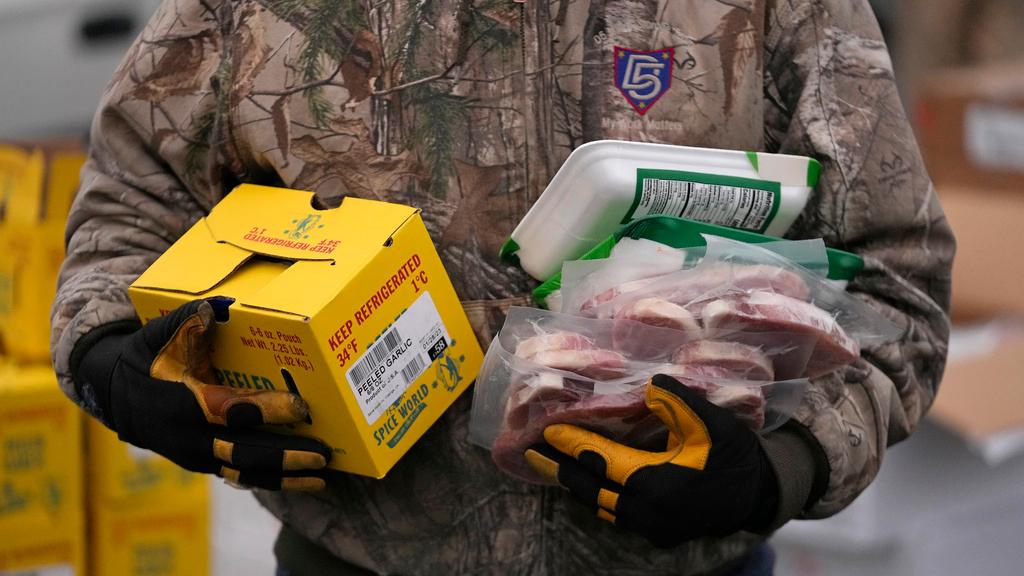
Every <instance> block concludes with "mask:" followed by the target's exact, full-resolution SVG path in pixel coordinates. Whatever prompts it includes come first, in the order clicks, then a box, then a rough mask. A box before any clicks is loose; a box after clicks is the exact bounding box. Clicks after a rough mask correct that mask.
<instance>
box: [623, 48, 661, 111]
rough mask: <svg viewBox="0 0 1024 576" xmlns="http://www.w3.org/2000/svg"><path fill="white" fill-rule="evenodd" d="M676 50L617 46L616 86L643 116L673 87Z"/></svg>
mask: <svg viewBox="0 0 1024 576" xmlns="http://www.w3.org/2000/svg"><path fill="white" fill-rule="evenodd" d="M674 57H675V49H674V48H663V49H661V50H647V51H644V50H630V49H629V48H623V47H622V46H616V47H615V87H616V88H618V89H619V92H622V95H623V96H625V97H626V100H627V101H628V102H629V104H630V106H632V107H633V109H634V110H636V111H637V113H638V114H640V115H641V116H643V115H644V114H647V111H648V110H650V109H651V107H652V106H654V103H655V102H657V101H658V99H659V98H661V97H662V96H663V95H664V94H665V92H668V89H669V88H671V87H672V60H673V58H674Z"/></svg>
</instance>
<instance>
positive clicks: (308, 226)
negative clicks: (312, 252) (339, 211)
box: [284, 214, 324, 240]
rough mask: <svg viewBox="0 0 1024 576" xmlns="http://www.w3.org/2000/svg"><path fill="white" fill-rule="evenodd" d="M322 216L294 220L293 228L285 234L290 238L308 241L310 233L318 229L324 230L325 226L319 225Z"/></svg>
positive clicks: (313, 215)
mask: <svg viewBox="0 0 1024 576" xmlns="http://www.w3.org/2000/svg"><path fill="white" fill-rule="evenodd" d="M319 222H320V215H319V214H310V215H308V216H306V217H305V218H302V219H301V220H300V219H298V218H297V219H295V220H292V224H293V227H292V228H289V229H288V230H285V231H284V234H285V235H286V236H288V237H289V238H295V239H297V240H299V239H301V240H306V239H308V238H309V233H310V232H312V231H313V230H316V229H318V228H323V227H324V225H323V224H319V225H318V223H319Z"/></svg>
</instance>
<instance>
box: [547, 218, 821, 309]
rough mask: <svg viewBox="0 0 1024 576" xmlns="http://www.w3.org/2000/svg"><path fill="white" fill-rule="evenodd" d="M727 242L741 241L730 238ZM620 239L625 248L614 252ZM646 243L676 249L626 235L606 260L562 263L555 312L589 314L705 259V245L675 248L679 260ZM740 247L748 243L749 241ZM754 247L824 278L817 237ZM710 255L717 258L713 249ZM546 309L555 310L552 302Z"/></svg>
mask: <svg viewBox="0 0 1024 576" xmlns="http://www.w3.org/2000/svg"><path fill="white" fill-rule="evenodd" d="M704 238H705V240H706V241H707V240H708V239H712V240H711V242H712V243H716V242H717V241H719V240H725V239H722V238H719V237H716V236H704ZM627 240H628V241H629V242H627ZM725 241H726V242H733V243H735V244H742V243H739V242H734V241H730V240H725ZM640 242H644V243H645V244H643V245H640V246H643V247H644V248H645V249H643V250H641V249H639V248H640V246H637V243H640ZM624 243H625V246H627V248H626V249H625V250H623V251H619V252H616V251H617V250H618V249H619V246H621V245H623V244H624ZM649 245H654V246H662V247H663V249H664V250H677V249H673V248H669V247H666V246H664V245H662V244H658V243H657V242H654V241H651V240H642V241H640V240H633V239H631V238H624V239H622V240H621V241H620V242H619V244H616V247H615V249H613V250H612V253H611V256H609V257H608V258H605V259H600V260H574V261H570V262H566V263H564V264H563V265H562V287H561V291H560V292H561V293H560V296H559V297H558V298H557V299H556V301H557V302H558V303H560V308H558V310H560V311H561V312H566V313H570V314H575V313H579V312H587V311H589V310H591V309H593V308H595V307H597V306H600V305H601V304H603V303H606V302H608V301H610V300H612V299H613V298H616V297H618V296H620V295H623V294H626V293H629V292H633V291H636V290H640V289H643V288H647V287H649V286H650V285H652V284H653V283H654V282H655V281H656V280H657V279H659V278H661V277H664V276H667V275H669V274H673V273H679V272H682V271H685V270H692V269H694V268H695V267H699V266H700V264H701V263H702V262H704V261H705V260H706V259H707V258H706V254H707V252H708V248H707V247H706V246H699V247H694V248H688V249H686V250H685V251H683V250H679V252H681V253H682V254H681V256H682V259H681V261H680V260H679V259H678V258H676V259H674V260H670V259H668V258H665V257H664V256H662V255H661V254H659V253H657V252H656V250H657V249H656V248H652V247H649ZM742 245H744V246H747V244H742ZM758 247H759V248H760V249H762V250H764V251H767V252H770V253H774V254H777V255H779V256H781V257H782V258H783V259H785V260H788V261H790V262H792V263H794V264H797V265H799V266H800V267H802V268H804V269H806V270H809V271H810V272H813V273H815V274H817V275H819V276H821V277H822V278H824V277H825V275H826V274H827V273H828V255H827V253H826V251H825V243H824V242H823V241H822V240H821V239H815V240H780V241H777V242H766V243H764V244H759V245H758ZM712 255H713V257H717V254H716V253H715V252H714V250H713V249H712ZM675 263H678V265H676V266H674V267H672V264H675ZM549 303H550V300H549ZM549 307H550V308H551V309H555V308H554V307H552V306H549Z"/></svg>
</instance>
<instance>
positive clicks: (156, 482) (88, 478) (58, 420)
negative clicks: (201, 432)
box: [0, 141, 210, 576]
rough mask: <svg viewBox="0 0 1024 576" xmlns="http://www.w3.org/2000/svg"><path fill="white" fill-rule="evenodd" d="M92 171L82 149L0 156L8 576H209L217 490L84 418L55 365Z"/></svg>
mask: <svg viewBox="0 0 1024 576" xmlns="http://www.w3.org/2000/svg"><path fill="white" fill-rule="evenodd" d="M84 160H85V157H84V155H83V153H82V146H81V144H80V142H77V141H74V142H70V141H69V142H48V143H46V144H45V145H26V146H14V145H0V574H9V573H12V574H19V575H21V574H34V575H39V576H72V575H73V576H82V575H85V574H92V575H94V576H102V575H107V574H110V575H114V574H116V575H118V576H135V575H143V574H145V575H156V574H159V575H161V576H176V575H185V574H188V575H199V576H202V575H204V574H208V573H209V571H210V570H209V564H210V543H209V532H210V527H209V520H210V513H209V483H208V480H207V479H206V478H205V477H201V476H197V475H193V474H189V473H187V472H184V471H183V470H181V469H180V468H178V467H177V466H175V465H174V464H172V463H170V462H168V461H167V460H165V459H163V458H160V457H159V456H157V455H155V454H152V453H149V452H146V451H142V450H137V449H135V448H133V447H131V446H129V445H127V444H124V443H122V442H120V441H119V440H118V439H117V437H116V435H114V434H113V433H112V432H110V431H108V430H107V429H106V428H104V427H103V426H102V425H101V424H99V423H97V422H95V421H93V420H92V419H90V418H84V417H83V413H82V411H81V410H80V409H79V408H78V407H77V406H75V405H74V404H73V403H71V402H70V401H69V400H68V399H67V398H66V397H65V396H64V394H63V393H62V392H61V391H60V389H59V387H58V386H57V382H56V379H55V377H54V375H53V371H52V369H51V368H50V365H49V340H50V323H49V318H50V306H51V303H52V302H53V297H54V294H55V291H56V283H57V273H58V271H59V268H60V263H61V261H62V260H63V257H64V252H63V243H64V226H65V219H66V218H67V214H68V210H69V208H70V205H71V201H72V198H73V196H74V193H75V190H76V188H77V186H78V174H79V170H80V168H81V166H82V163H83V162H84ZM86 420H88V422H86Z"/></svg>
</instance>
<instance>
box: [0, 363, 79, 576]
mask: <svg viewBox="0 0 1024 576" xmlns="http://www.w3.org/2000/svg"><path fill="white" fill-rule="evenodd" d="M80 412H81V411H80V410H79V409H78V407H77V406H75V405H74V404H72V403H71V402H69V401H68V399H67V398H65V397H64V394H63V393H61V391H60V389H59V388H58V387H57V381H56V379H55V378H54V376H53V371H52V370H50V369H49V368H47V367H27V368H26V367H22V368H16V367H14V366H11V365H5V366H3V367H2V368H0V466H2V468H0V574H10V573H14V574H38V575H39V576H58V575H59V576H70V575H82V574H85V568H84V566H85V514H84V508H85V502H84V500H83V494H82V492H83V488H82V487H83V477H84V475H83V470H82V420H81V416H80Z"/></svg>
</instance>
